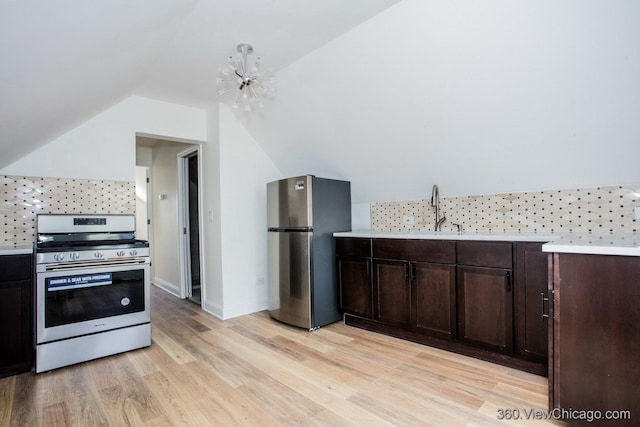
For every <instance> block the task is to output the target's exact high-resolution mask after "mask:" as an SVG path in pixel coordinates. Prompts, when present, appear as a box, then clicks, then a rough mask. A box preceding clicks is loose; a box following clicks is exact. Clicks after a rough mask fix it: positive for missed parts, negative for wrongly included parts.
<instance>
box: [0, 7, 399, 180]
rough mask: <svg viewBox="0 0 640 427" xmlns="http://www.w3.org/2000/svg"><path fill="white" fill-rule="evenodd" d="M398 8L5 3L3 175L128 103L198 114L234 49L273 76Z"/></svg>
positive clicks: (1, 23)
mask: <svg viewBox="0 0 640 427" xmlns="http://www.w3.org/2000/svg"><path fill="white" fill-rule="evenodd" d="M398 1H399V0H349V1H344V0H322V1H317V0H233V1H231V0H143V1H137V2H131V1H127V0H109V1H103V0H57V1H55V2H48V1H42V0H3V1H2V2H1V3H0V61H1V64H2V65H0V167H3V166H6V165H8V164H10V163H12V162H13V161H15V160H17V159H18V158H20V157H23V156H24V155H26V154H28V153H29V152H30V151H32V150H34V149H36V148H37V147H39V146H41V145H43V144H45V143H47V142H48V141H50V140H52V139H53V138H55V137H56V136H58V135H60V134H62V133H64V132H66V131H67V130H69V129H71V128H73V127H75V126H77V125H79V124H80V123H82V122H84V121H86V120H87V119H88V118H90V117H92V116H94V115H95V114H97V113H98V112H100V111H102V110H105V109H106V108H108V107H110V106H111V105H113V104H115V103H116V102H118V101H120V100H122V99H124V98H126V97H128V96H130V95H141V96H147V97H150V98H155V99H160V100H165V101H170V102H176V103H182V104H187V105H192V106H199V107H204V106H206V105H207V104H209V103H211V102H217V100H218V95H217V93H216V88H215V77H216V75H217V72H218V69H219V67H220V66H221V65H222V64H223V63H224V61H226V58H227V57H228V56H230V55H233V54H235V49H236V45H237V44H238V43H241V42H248V43H251V44H253V45H254V48H255V51H254V55H258V56H262V57H263V58H264V60H265V63H267V65H269V66H272V67H273V68H274V69H276V70H278V69H281V68H282V67H285V66H287V65H289V64H291V63H292V62H294V61H296V60H298V59H300V58H301V57H303V56H305V55H306V54H307V53H308V52H310V51H313V50H314V49H317V48H319V47H320V46H322V45H324V44H326V43H328V42H330V41H331V40H333V39H335V38H336V37H338V36H340V35H341V34H344V33H345V32H347V31H348V30H350V29H351V28H354V27H356V26H357V25H359V24H360V23H362V22H364V21H366V20H367V19H369V18H371V17H372V16H374V15H376V14H377V13H379V12H381V11H383V10H384V9H386V8H388V7H390V6H391V5H393V4H394V3H397V2H398Z"/></svg>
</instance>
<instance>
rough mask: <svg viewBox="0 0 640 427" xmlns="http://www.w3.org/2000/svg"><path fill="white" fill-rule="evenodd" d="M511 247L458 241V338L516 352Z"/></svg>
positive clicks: (509, 245)
mask: <svg viewBox="0 0 640 427" xmlns="http://www.w3.org/2000/svg"><path fill="white" fill-rule="evenodd" d="M512 250H513V249H512V244H511V243H510V242H473V241H464V242H458V267H457V270H458V272H457V274H458V339H459V340H461V341H465V342H468V343H472V344H475V345H480V346H483V347H485V348H487V349H490V350H493V351H500V352H509V353H510V352H512V351H513V286H512V281H511V275H512V269H511V266H512Z"/></svg>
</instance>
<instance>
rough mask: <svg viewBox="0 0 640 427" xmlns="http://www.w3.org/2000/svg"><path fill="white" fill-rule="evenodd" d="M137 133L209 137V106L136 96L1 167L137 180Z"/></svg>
mask: <svg viewBox="0 0 640 427" xmlns="http://www.w3.org/2000/svg"><path fill="white" fill-rule="evenodd" d="M136 133H138V134H140V135H142V136H145V135H151V136H153V135H162V136H163V137H168V138H169V139H171V138H173V139H175V140H178V141H179V140H195V141H204V140H206V135H207V133H206V112H205V111H204V110H201V109H197V108H191V107H187V106H183V105H177V104H170V103H167V102H161V101H156V100H152V99H148V98H141V97H138V96H132V97H130V98H127V99H125V100H124V101H122V102H120V103H119V104H116V105H114V106H113V107H111V108H109V109H107V110H106V111H104V112H102V113H101V114H98V115H97V116H95V117H93V118H92V119H90V120H88V121H87V122H85V123H83V124H82V125H80V126H78V127H77V128H75V129H73V130H71V131H69V132H67V133H66V134H64V135H62V136H61V137H59V138H57V139H55V140H53V141H51V142H49V143H48V144H46V145H45V146H43V147H41V148H39V149H38V150H36V151H34V152H32V153H30V154H29V155H27V156H25V157H23V158H21V159H19V160H18V161H16V162H14V163H13V164H11V165H9V166H7V167H5V168H3V169H2V170H0V173H2V174H7V175H26V176H43V177H53V178H84V179H97V180H113V181H134V180H135V166H136V143H135V142H136Z"/></svg>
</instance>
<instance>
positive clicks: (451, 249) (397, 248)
mask: <svg viewBox="0 0 640 427" xmlns="http://www.w3.org/2000/svg"><path fill="white" fill-rule="evenodd" d="M373 257H374V258H382V259H400V260H409V261H422V262H436V263H441V264H455V262H456V243H455V242H453V241H448V240H447V241H443V240H420V239H373Z"/></svg>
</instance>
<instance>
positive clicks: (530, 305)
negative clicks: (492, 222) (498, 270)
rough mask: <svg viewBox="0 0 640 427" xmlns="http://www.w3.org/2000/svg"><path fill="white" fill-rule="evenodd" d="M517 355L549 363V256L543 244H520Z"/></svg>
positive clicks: (516, 274) (516, 267)
mask: <svg viewBox="0 0 640 427" xmlns="http://www.w3.org/2000/svg"><path fill="white" fill-rule="evenodd" d="M515 253H516V258H515V260H516V266H515V285H514V292H515V294H514V297H515V302H514V303H515V319H514V324H515V327H516V337H517V340H516V343H515V345H516V353H517V354H519V355H520V356H522V357H526V358H527V359H530V360H534V361H539V362H542V363H546V361H547V358H548V353H549V351H548V348H549V333H548V329H549V299H548V295H549V268H548V264H549V256H550V255H549V254H548V253H544V252H542V243H516V244H515Z"/></svg>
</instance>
